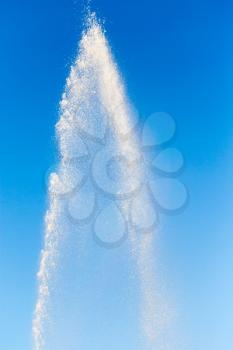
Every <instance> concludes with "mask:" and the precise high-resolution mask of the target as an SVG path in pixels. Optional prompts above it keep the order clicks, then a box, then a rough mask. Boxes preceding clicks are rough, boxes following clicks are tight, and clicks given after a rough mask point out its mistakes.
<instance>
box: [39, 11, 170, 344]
mask: <svg viewBox="0 0 233 350" xmlns="http://www.w3.org/2000/svg"><path fill="white" fill-rule="evenodd" d="M135 119H136V117H135V111H134V109H133V107H132V106H131V104H130V103H129V101H128V99H127V97H126V92H125V88H124V84H123V82H122V79H121V76H120V74H119V71H118V68H117V65H116V64H115V62H114V59H113V57H112V54H111V50H110V47H109V45H108V42H107V40H106V37H105V34H104V31H103V29H102V26H101V24H100V23H99V22H98V21H97V19H96V17H95V15H94V14H90V15H89V17H88V21H87V25H86V29H85V31H84V33H83V36H82V39H81V42H80V45H79V54H78V57H77V59H76V61H75V63H74V64H73V66H72V68H71V72H70V75H69V77H68V79H67V81H66V87H65V92H64V94H63V96H62V100H61V103H60V119H59V121H58V123H57V125H56V131H57V139H58V148H59V154H60V161H59V166H58V168H57V170H56V172H54V173H52V174H51V175H50V179H49V208H48V211H47V214H46V218H45V243H44V248H43V250H42V253H41V261H40V268H39V272H38V282H39V283H38V284H39V286H38V300H37V304H36V308H35V315H34V321H33V338H34V348H35V350H43V349H45V348H46V349H47V347H46V341H45V334H46V333H47V330H48V328H49V319H50V312H51V308H52V306H51V305H52V298H53V293H54V289H55V287H54V286H55V281H56V280H57V279H59V274H60V273H61V271H60V268H59V266H60V265H59V261H60V260H59V259H60V255H61V251H62V247H63V245H64V244H65V243H64V242H65V241H66V240H67V237H68V236H69V234H70V230H72V225H71V224H70V219H69V217H68V215H67V203H68V201H69V200H70V197H71V195H72V194H73V192H74V191H75V189H77V188H81V187H82V185H83V182H84V180H83V176H82V172H83V168H82V166H81V165H80V167H79V166H77V162H76V160H79V161H80V160H81V159H85V157H86V158H88V156H90V154H91V152H92V150H93V147H94V146H93V145H94V144H97V145H99V146H98V147H103V145H104V140H105V139H106V133H108V140H109V144H110V147H109V148H110V149H111V150H112V151H113V152H114V154H115V155H117V157H118V159H119V157H122V156H124V159H125V160H126V161H127V164H128V166H131V165H132V169H133V176H131V177H129V174H128V173H127V169H126V168H128V166H127V167H125V165H124V166H123V163H121V162H120V161H119V165H118V168H119V169H118V170H119V179H118V181H115V187H114V186H113V184H112V183H110V184H109V187H108V188H107V192H109V193H110V194H111V195H112V194H113V193H112V192H114V191H115V192H114V193H115V197H116V198H117V200H118V208H119V209H120V210H121V213H122V215H123V216H124V217H125V222H126V224H127V225H128V219H127V213H128V210H129V200H130V198H131V197H130V195H132V194H135V193H137V203H138V205H135V206H134V213H133V215H134V216H135V217H137V216H141V215H143V210H147V209H146V205H147V203H146V200H147V199H146V198H145V196H144V195H142V191H141V184H142V178H143V176H144V175H145V174H144V169H143V165H142V164H143V163H142V162H141V156H140V147H139V144H138V140H137V136H136V132H135V131H134V122H135ZM84 141H86V142H84ZM95 147H97V146H95ZM78 164H81V162H80V163H78ZM115 170H116V169H115ZM89 171H90V172H92V176H93V177H94V180H95V182H96V186H98V185H100V187H101V183H99V182H100V181H101V179H103V178H104V175H103V174H100V176H99V174H98V172H100V173H101V172H103V170H102V169H101V166H100V165H98V161H94V162H93V163H92V168H91V170H90V169H89ZM93 173H94V175H93ZM103 181H104V180H103ZM104 185H106V184H104ZM89 194H90V193H89ZM88 198H89V197H88V196H87V197H86V203H85V205H88V203H87V202H88ZM123 198H125V199H126V200H125V201H123V200H122V199H123ZM144 208H145V209H144ZM93 218H94V217H93ZM93 220H94V219H93ZM89 221H91V218H90V219H89ZM128 230H129V237H130V240H129V242H130V246H131V249H130V252H131V256H132V257H133V260H134V261H135V266H136V270H137V274H138V281H139V289H140V291H141V292H140V294H141V297H140V298H141V302H140V303H141V305H140V309H141V314H140V315H139V317H138V318H139V321H140V322H139V323H140V324H141V326H142V329H143V330H144V334H145V339H147V341H148V342H149V343H150V344H151V346H150V349H152V348H154V344H155V342H156V337H157V333H158V332H159V329H160V328H161V325H162V322H163V321H162V320H161V319H160V314H161V311H160V310H159V308H160V302H159V301H158V299H157V297H156V293H155V291H156V288H155V282H154V271H153V232H151V233H148V234H144V235H138V234H137V230H136V229H135V227H131V228H129V227H128ZM130 252H129V253H130ZM145 341H146V340H145Z"/></svg>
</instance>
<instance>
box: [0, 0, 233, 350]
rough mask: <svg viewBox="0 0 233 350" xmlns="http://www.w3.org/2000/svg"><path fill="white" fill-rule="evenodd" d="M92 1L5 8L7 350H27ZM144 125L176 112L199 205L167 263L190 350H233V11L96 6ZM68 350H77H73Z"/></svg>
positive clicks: (170, 236)
mask: <svg viewBox="0 0 233 350" xmlns="http://www.w3.org/2000/svg"><path fill="white" fill-rule="evenodd" d="M82 8H83V7H82V3H81V2H79V1H76V2H73V1H69V0H66V1H65V0H57V1H55V0H47V1H45V0H41V1H34V0H30V1H29V0H25V1H24V0H22V1H16V0H12V1H5V2H1V4H0V42H1V49H0V50H1V55H0V77H1V83H0V118H1V119H0V120H1V123H0V349H2V350H29V349H30V348H31V320H32V313H33V308H34V304H35V298H36V277H35V276H36V271H37V269H38V260H39V252H40V249H41V245H42V238H43V232H42V228H43V214H44V211H45V207H46V185H45V182H46V181H45V178H46V173H47V171H48V169H49V167H50V166H51V165H52V164H53V163H54V160H55V157H56V149H55V142H54V124H55V122H56V120H57V117H58V102H59V99H60V96H61V93H62V90H63V86H64V82H65V78H66V76H67V74H68V72H69V67H70V63H71V62H72V60H73V58H74V56H75V54H76V47H77V41H78V39H79V38H80V34H81V29H82ZM93 9H94V10H96V11H97V14H98V15H99V16H100V17H101V18H103V19H105V20H106V22H105V28H106V30H107V36H108V38H109V40H110V43H111V46H112V48H113V52H114V54H115V57H116V59H117V61H118V64H119V67H120V69H121V71H122V73H123V76H124V78H125V81H126V84H127V88H128V92H129V95H130V97H131V99H132V101H133V103H134V104H135V106H136V108H137V109H138V110H139V112H140V114H141V115H142V116H147V115H148V114H150V113H152V112H156V111H165V112H168V113H170V114H171V115H172V116H173V117H174V118H175V120H176V122H177V126H178V134H177V139H176V141H175V144H176V146H177V147H178V148H179V149H180V150H181V151H182V153H183V154H184V156H185V158H186V169H185V172H184V174H183V175H182V180H183V182H184V183H185V184H186V186H187V188H188V190H189V193H190V201H189V205H188V207H187V208H186V211H185V212H183V213H182V215H179V216H174V217H171V218H169V219H167V222H166V230H165V233H164V238H163V244H164V251H165V254H164V260H165V263H166V266H167V269H168V270H169V275H170V277H171V280H172V281H173V283H174V284H175V285H176V293H177V298H178V299H179V300H180V305H181V308H182V309H183V311H182V317H183V320H184V321H183V323H184V333H185V334H186V335H188V342H187V346H186V350H202V349H211V350H221V349H224V350H231V349H232V344H233V298H232V295H233V277H232V271H233V254H232V248H233V235H232V233H233V232H232V231H233V215H232V208H233V186H232V178H233V165H232V155H233V99H232V90H233V83H232V81H233V69H232V62H233V46H232V36H233V28H232V22H233V8H232V3H231V1H227V0H226V1H212V0H195V1H194V0H193V1H184V0H177V1H172V0H163V1H161V0H153V1H152V0H144V1H132V0H128V1H121V0H119V1H107V0H96V1H93ZM67 350H68V349H67Z"/></svg>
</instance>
